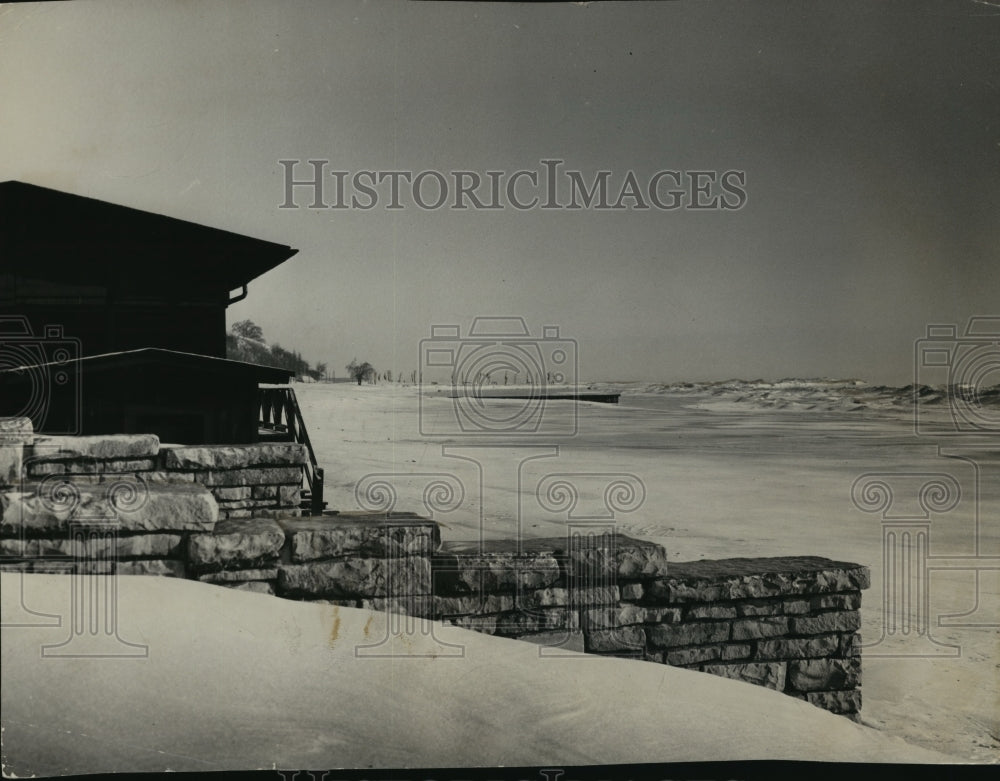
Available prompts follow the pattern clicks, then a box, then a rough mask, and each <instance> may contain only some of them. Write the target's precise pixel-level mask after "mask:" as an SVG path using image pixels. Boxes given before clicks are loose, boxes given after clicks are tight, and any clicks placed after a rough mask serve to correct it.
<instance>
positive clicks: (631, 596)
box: [620, 583, 643, 602]
mask: <svg viewBox="0 0 1000 781" xmlns="http://www.w3.org/2000/svg"><path fill="white" fill-rule="evenodd" d="M620 588H621V594H622V599H624V600H625V601H627V602H638V601H639V600H640V599H642V595H643V588H642V583H622V584H621V585H620Z"/></svg>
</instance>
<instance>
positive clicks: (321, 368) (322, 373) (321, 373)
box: [313, 363, 326, 380]
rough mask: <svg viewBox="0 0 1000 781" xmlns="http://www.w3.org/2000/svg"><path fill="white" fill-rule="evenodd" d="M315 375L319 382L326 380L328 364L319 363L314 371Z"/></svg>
mask: <svg viewBox="0 0 1000 781" xmlns="http://www.w3.org/2000/svg"><path fill="white" fill-rule="evenodd" d="M313 375H314V376H315V377H316V379H317V380H322V379H325V378H326V364H325V363H317V364H316V367H315V368H314V369H313Z"/></svg>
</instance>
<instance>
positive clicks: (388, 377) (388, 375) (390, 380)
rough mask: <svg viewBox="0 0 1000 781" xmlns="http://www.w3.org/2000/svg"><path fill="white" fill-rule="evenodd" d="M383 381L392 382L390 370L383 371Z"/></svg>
mask: <svg viewBox="0 0 1000 781" xmlns="http://www.w3.org/2000/svg"><path fill="white" fill-rule="evenodd" d="M385 381H386V382H392V369H386V370H385Z"/></svg>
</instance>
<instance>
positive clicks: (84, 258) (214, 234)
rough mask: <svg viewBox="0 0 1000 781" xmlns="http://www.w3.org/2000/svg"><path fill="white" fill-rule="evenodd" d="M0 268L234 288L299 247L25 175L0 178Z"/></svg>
mask: <svg viewBox="0 0 1000 781" xmlns="http://www.w3.org/2000/svg"><path fill="white" fill-rule="evenodd" d="M0 214H2V215H3V221H2V226H0V273H15V274H18V275H19V276H24V277H30V278H34V279H44V280H51V281H53V282H59V283H63V284H67V283H68V284H86V283H99V284H106V283H110V282H117V283H118V285H119V286H122V285H124V287H125V288H126V289H128V288H130V287H135V286H137V285H139V284H141V285H142V286H144V287H146V288H152V287H153V286H157V287H159V286H162V289H163V290H164V292H166V291H183V290H195V289H200V290H210V291H217V292H219V293H223V292H227V291H230V290H235V289H237V288H239V287H241V286H243V285H245V284H247V283H248V282H250V281H251V280H252V279H255V278H256V277H259V276H260V275H261V274H263V273H265V272H267V271H270V270H271V269H272V268H274V267H275V266H278V265H279V264H281V263H283V262H284V261H286V260H288V258H290V257H292V256H293V255H294V254H295V253H296V252H298V250H295V249H292V248H291V247H288V246H285V245H282V244H275V243H273V242H269V241H261V240H260V239H254V238H251V237H249V236H242V235H240V234H238V233H231V232H229V231H224V230H220V229H218V228H210V227H208V226H205V225H199V224H197V223H193V222H187V221H185V220H179V219H176V218H174V217H166V216H164V215H162V214H153V213H152V212H146V211H141V210H139V209H133V208H130V207H128V206H121V205H119V204H114V203H108V202H106V201H99V200H96V199H94V198H86V197H83V196H81V195H73V194H72V193H65V192H61V191H59V190H52V189H49V188H47V187H39V186H37V185H33V184H27V183H25V182H18V181H7V182H0Z"/></svg>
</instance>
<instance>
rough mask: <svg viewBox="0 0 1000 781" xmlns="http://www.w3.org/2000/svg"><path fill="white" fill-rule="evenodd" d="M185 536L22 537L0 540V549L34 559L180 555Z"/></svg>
mask: <svg viewBox="0 0 1000 781" xmlns="http://www.w3.org/2000/svg"><path fill="white" fill-rule="evenodd" d="M183 541H184V538H183V537H182V536H181V535H180V534H132V535H122V536H116V537H115V538H113V539H112V538H104V537H97V538H95V539H92V540H88V541H87V542H86V543H84V542H82V541H81V540H79V539H77V538H71V537H69V536H66V537H57V538H50V537H43V538H39V539H26V540H21V539H17V538H13V539H4V540H0V551H2V552H3V553H4V554H5V555H8V556H23V557H26V558H37V557H40V556H67V557H72V556H80V557H95V558H102V559H107V558H116V559H119V560H121V559H130V558H153V559H166V558H177V557H179V556H180V555H181V552H182V544H183Z"/></svg>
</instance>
